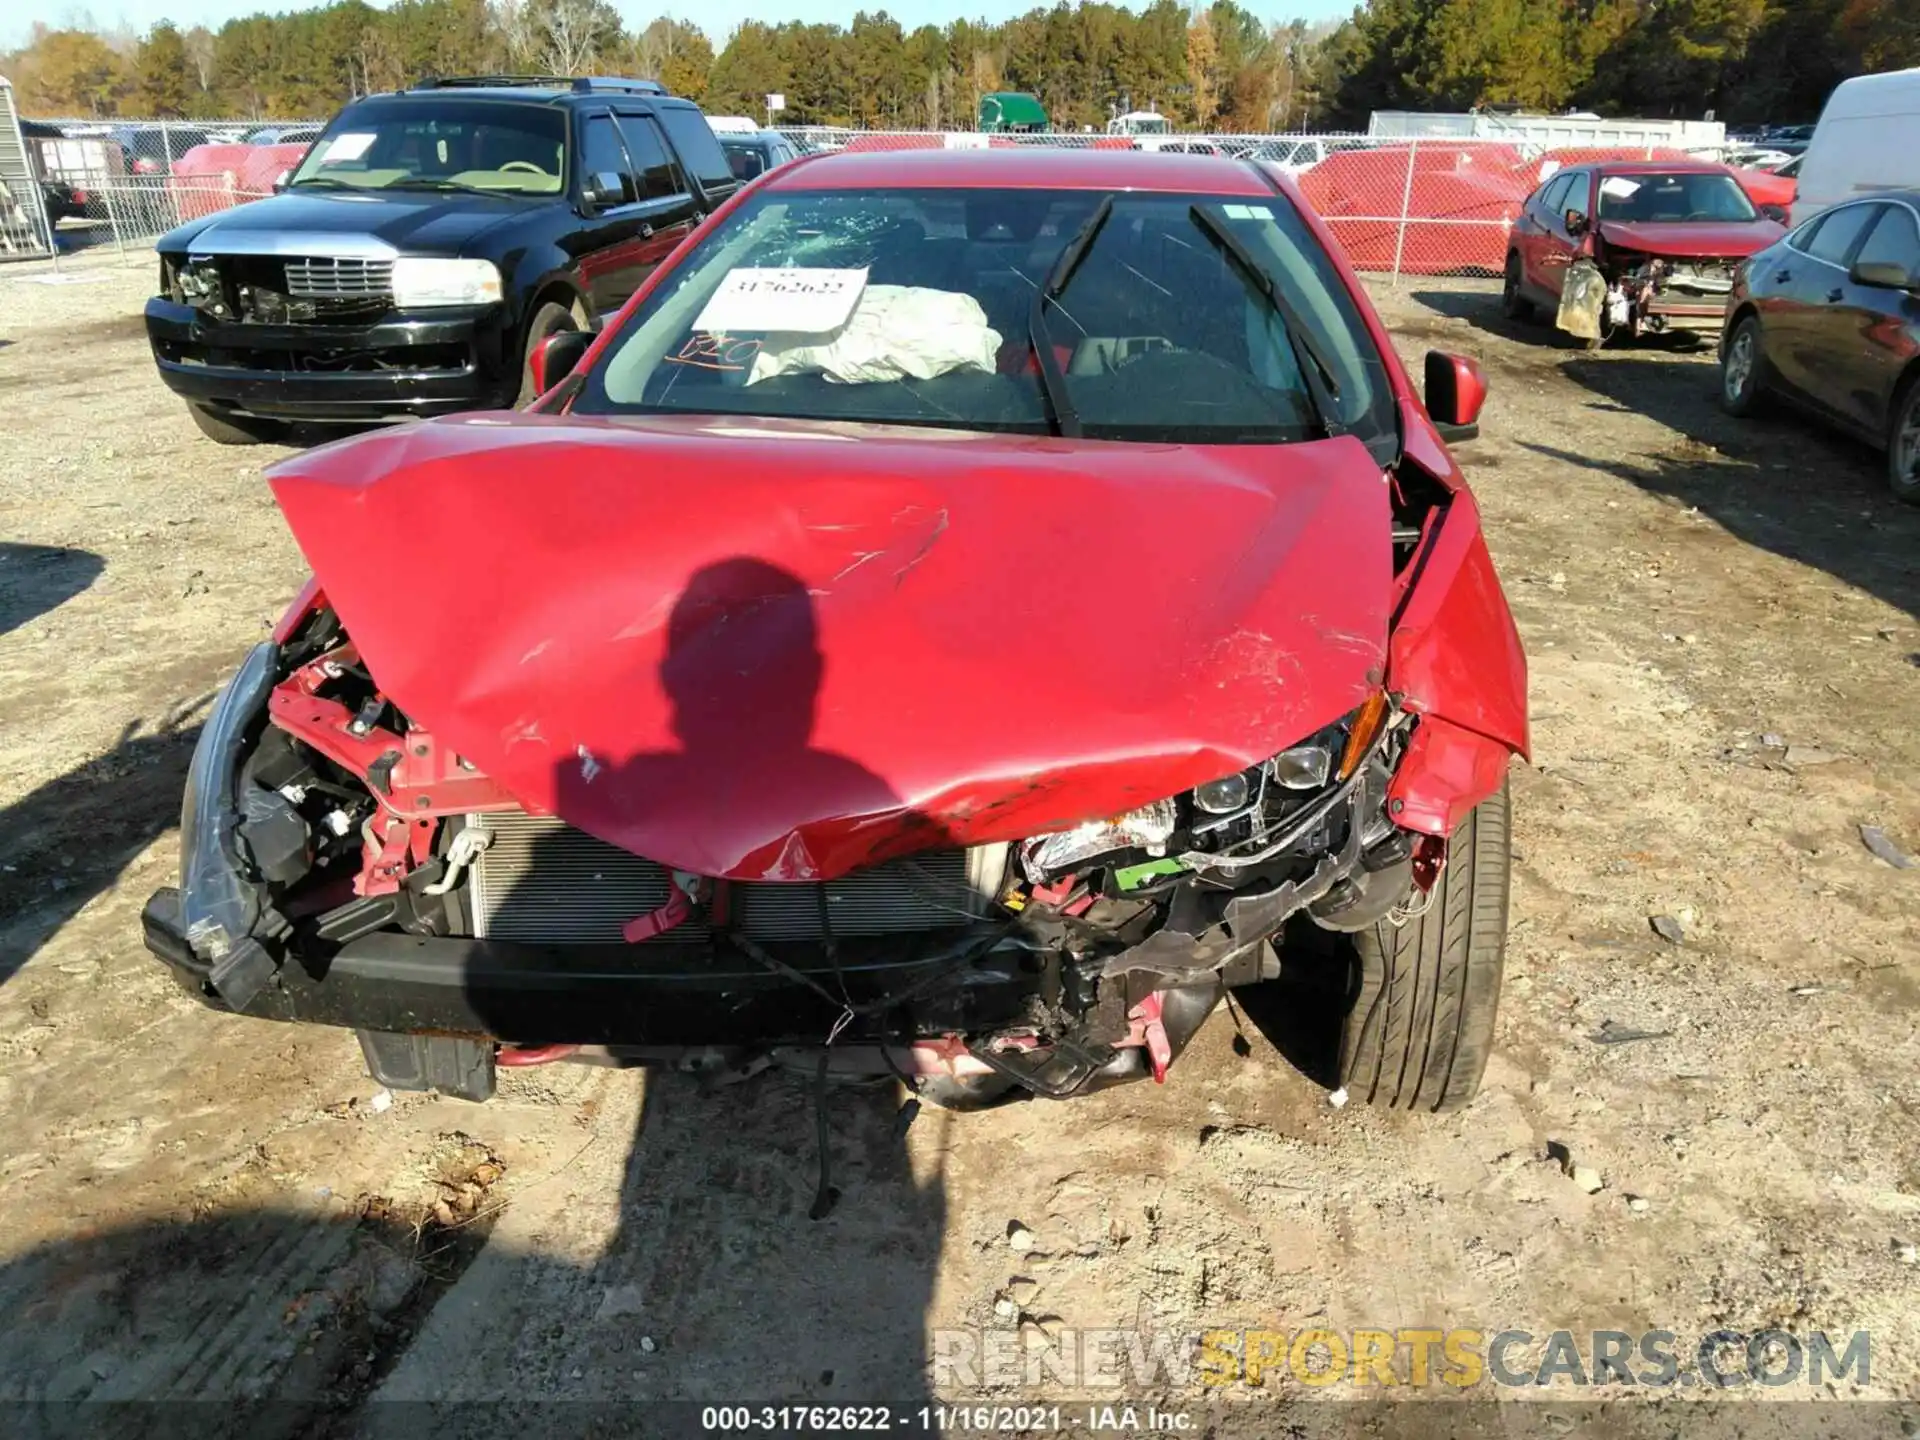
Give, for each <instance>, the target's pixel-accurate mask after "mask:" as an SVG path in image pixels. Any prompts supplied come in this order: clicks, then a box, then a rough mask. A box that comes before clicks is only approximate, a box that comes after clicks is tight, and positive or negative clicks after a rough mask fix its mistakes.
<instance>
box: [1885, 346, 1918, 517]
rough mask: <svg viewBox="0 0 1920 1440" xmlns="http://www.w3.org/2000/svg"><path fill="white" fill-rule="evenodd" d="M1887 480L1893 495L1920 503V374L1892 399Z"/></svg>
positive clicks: (1888, 429)
mask: <svg viewBox="0 0 1920 1440" xmlns="http://www.w3.org/2000/svg"><path fill="white" fill-rule="evenodd" d="M1887 483H1888V485H1890V486H1891V487H1892V489H1893V493H1894V497H1895V498H1896V499H1899V500H1904V501H1906V502H1907V504H1909V505H1920V375H1916V376H1914V378H1913V379H1911V380H1909V381H1908V382H1907V385H1906V388H1905V389H1904V390H1902V391H1901V392H1900V398H1899V399H1897V400H1895V401H1894V402H1893V422H1892V423H1891V424H1890V425H1889V426H1888V427H1887Z"/></svg>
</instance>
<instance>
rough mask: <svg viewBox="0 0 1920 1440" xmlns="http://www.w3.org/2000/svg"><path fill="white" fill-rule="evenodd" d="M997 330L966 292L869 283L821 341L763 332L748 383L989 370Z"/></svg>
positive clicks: (855, 380) (862, 380)
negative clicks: (804, 375)
mask: <svg viewBox="0 0 1920 1440" xmlns="http://www.w3.org/2000/svg"><path fill="white" fill-rule="evenodd" d="M999 350H1000V332H999V331H998V330H995V329H994V328H993V327H992V326H991V325H989V324H987V312H986V311H984V310H982V309H981V308H980V302H979V301H977V300H975V299H974V298H973V297H972V296H971V295H960V294H956V293H954V292H953V291H951V290H931V289H928V288H926V287H924V286H919V285H869V286H867V288H866V290H865V292H864V293H863V294H862V295H861V296H860V303H859V304H858V305H856V306H855V307H854V311H853V314H852V315H851V316H850V317H849V318H848V319H847V322H846V324H844V325H842V326H841V327H840V328H839V329H838V330H836V331H834V332H833V333H832V334H831V335H829V336H826V337H824V338H815V337H811V336H807V337H802V336H798V335H794V336H782V335H778V334H772V335H769V336H768V337H767V339H766V342H765V343H764V344H763V345H762V346H761V347H760V352H759V353H758V354H757V355H755V356H754V358H753V365H752V368H751V369H749V370H748V372H747V384H749V385H752V384H755V383H757V382H758V381H761V380H770V379H772V378H773V377H774V376H775V375H787V374H791V373H794V372H796V371H816V370H817V371H819V372H820V373H821V374H822V375H824V376H826V378H827V379H829V380H832V381H836V382H838V383H840V384H843V385H859V384H871V383H874V382H877V381H886V380H903V379H907V378H909V377H911V378H912V379H915V380H931V379H933V377H934V376H936V375H946V374H948V373H950V372H952V371H955V370H980V371H984V372H986V373H987V374H989V375H990V374H992V373H993V369H994V357H995V356H996V355H997V354H998V353H999Z"/></svg>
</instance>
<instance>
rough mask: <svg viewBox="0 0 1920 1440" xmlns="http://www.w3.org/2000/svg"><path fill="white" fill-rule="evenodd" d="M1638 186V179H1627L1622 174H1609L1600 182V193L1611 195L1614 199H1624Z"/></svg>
mask: <svg viewBox="0 0 1920 1440" xmlns="http://www.w3.org/2000/svg"><path fill="white" fill-rule="evenodd" d="M1639 188H1640V182H1639V181H1638V180H1629V179H1627V178H1626V177H1625V176H1624V175H1609V176H1607V178H1606V179H1604V180H1602V181H1601V182H1600V193H1601V194H1602V195H1611V196H1613V198H1614V199H1616V200H1624V199H1626V198H1627V197H1628V196H1629V195H1631V194H1633V192H1634V191H1636V190H1638V189H1639Z"/></svg>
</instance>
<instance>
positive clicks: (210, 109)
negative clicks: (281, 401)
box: [0, 0, 1920, 132]
mask: <svg viewBox="0 0 1920 1440" xmlns="http://www.w3.org/2000/svg"><path fill="white" fill-rule="evenodd" d="M1907 65H1920V0H1367V3H1365V4H1364V5H1362V6H1360V7H1359V8H1357V9H1356V10H1355V11H1354V12H1353V15H1352V17H1351V18H1350V19H1348V20H1346V21H1344V22H1342V23H1340V24H1338V25H1322V26H1318V27H1310V26H1308V25H1307V24H1305V23H1304V22H1300V21H1291V22H1278V23H1274V22H1269V21H1266V20H1263V19H1261V18H1260V17H1259V16H1257V15H1256V14H1255V13H1254V12H1252V11H1251V10H1248V9H1246V8H1244V7H1243V6H1241V5H1239V4H1237V3H1235V0H1215V3H1213V4H1211V5H1206V6H1192V7H1189V6H1187V5H1183V4H1181V3H1180V0H1153V3H1151V4H1148V5H1146V6H1145V8H1142V9H1138V10H1133V9H1127V8H1124V7H1122V6H1120V5H1115V4H1109V3H1105V0H1078V3H1074V4H1068V3H1066V0H1060V3H1057V4H1055V5H1054V6H1053V7H1052V8H1051V9H1035V10H1032V11H1029V12H1028V13H1026V14H1024V15H1021V16H1018V17H1016V18H1014V19H1012V20H1008V21H1006V22H1004V23H1000V24H992V25H989V24H986V23H984V22H980V21H967V20H960V21H955V22H954V23H952V24H950V25H947V26H944V27H941V26H933V25H923V26H920V27H918V28H916V29H913V30H908V29H906V28H905V27H904V26H902V25H901V24H900V22H899V21H897V20H895V19H894V18H893V17H892V16H890V15H889V14H887V12H886V11H884V10H877V11H862V12H860V13H858V14H856V15H855V16H854V17H853V19H852V20H851V21H850V22H849V23H848V24H846V25H828V24H802V23H799V22H787V23H784V24H773V23H768V22H764V21H749V22H747V23H746V24H744V25H741V26H740V27H739V28H738V29H736V30H735V31H734V32H733V33H732V34H731V35H730V36H728V37H726V38H725V41H724V43H723V44H722V45H721V46H720V47H719V48H718V50H716V49H715V45H714V40H713V38H712V37H710V36H708V35H707V34H705V33H704V32H702V31H701V30H700V29H699V28H698V27H697V26H695V25H692V24H688V23H686V22H684V21H679V20H674V19H668V18H664V17H663V18H660V19H656V20H653V21H651V22H650V23H648V24H646V25H644V26H641V27H640V28H638V29H630V28H628V27H627V26H626V25H625V24H623V22H622V20H621V17H620V14H619V12H618V11H617V10H615V9H614V7H613V5H612V4H611V3H609V0H394V3H392V4H390V5H388V6H387V7H385V8H384V9H375V8H373V7H372V6H370V5H367V4H365V3H363V0H336V3H333V4H329V5H325V6H321V7H316V8H313V9H308V10H299V11H294V12H292V13H288V14H281V15H265V14H261V15H251V16H246V17H243V18H240V19H235V20H230V21H228V22H227V23H226V24H224V25H222V26H221V27H220V28H219V29H218V30H208V29H207V28H205V27H201V26H196V27H193V28H190V29H181V28H180V27H178V26H175V25H172V24H168V23H164V22H163V23H161V24H158V25H155V26H154V27H153V28H152V29H151V30H150V31H148V32H147V33H146V34H145V35H143V36H142V35H132V34H127V33H102V32H100V31H97V30H94V29H91V28H85V27H67V28H59V29H56V28H52V27H49V26H47V25H44V24H37V25H35V27H34V28H33V31H32V34H31V36H30V38H29V40H28V43H27V44H26V45H25V46H23V47H22V48H21V49H19V50H17V51H15V52H13V53H11V54H6V55H0V73H4V74H6V75H8V76H9V77H10V78H11V79H12V80H13V82H14V84H15V86H16V88H17V90H18V92H19V95H20V98H21V102H22V108H23V110H24V111H25V112H26V113H27V114H30V115H57V116H65V115H95V116H108V115H125V116H143V117H187V116H192V117H199V118H208V119H211V118H217V117H246V118H263V117H293V116H323V115H327V114H330V113H332V111H334V110H335V109H337V108H338V107H339V105H340V104H341V103H343V102H344V101H346V100H349V99H351V98H353V97H354V96H356V95H363V94H367V93H369V92H373V91H379V90H390V89H395V88H397V87H399V86H402V85H405V84H408V83H411V82H412V81H414V80H416V79H417V78H419V77H421V76H423V75H432V74H443V75H446V74H474V73H490V72H495V71H536V72H540V73H554V74H582V73H618V74H638V75H649V76H653V77H656V78H658V79H660V80H662V81H663V82H665V83H666V85H667V86H668V87H669V88H670V89H671V90H673V91H674V92H675V93H676V94H681V95H686V96H689V97H691V98H693V99H695V100H698V101H700V102H701V103H702V104H703V105H705V106H706V108H707V109H708V110H709V111H710V112H712V113H716V114H747V115H759V114H761V113H762V99H763V97H764V96H765V95H767V94H769V93H775V92H778V93H781V94H784V95H785V96H786V100H787V109H786V111H785V112H784V114H783V115H782V116H781V117H780V119H781V120H782V122H783V123H788V124H799V125H805V124H823V125H860V126H868V127H905V128H916V129H918V128H932V129H963V128H968V127H970V126H971V125H972V123H973V120H974V117H975V115H976V114H977V107H978V102H979V98H980V96H981V95H982V94H985V93H987V92H990V91H995V90H1024V91H1029V92H1031V93H1033V94H1035V95H1037V96H1039V98H1040V100H1041V101H1042V103H1043V104H1045V106H1046V107H1047V111H1048V113H1049V114H1050V115H1051V116H1052V117H1053V120H1054V123H1055V125H1056V126H1057V127H1059V128H1063V129H1080V128H1082V127H1088V126H1091V127H1093V128H1095V129H1098V128H1100V127H1102V126H1103V125H1104V123H1105V121H1106V120H1107V119H1108V118H1109V117H1110V116H1111V115H1112V114H1113V113H1115V112H1116V111H1117V110H1119V109H1122V108H1128V107H1132V108H1144V107H1148V106H1152V107H1154V108H1157V109H1159V110H1161V111H1162V112H1163V113H1165V114H1166V115H1168V116H1169V117H1171V118H1172V119H1173V120H1175V121H1176V122H1177V123H1178V124H1180V125H1181V126H1183V127H1185V128H1188V129H1201V130H1217V131H1242V132H1247V131H1265V130H1284V129H1292V128H1298V127H1303V126H1316V127H1335V128H1345V127H1362V126H1364V125H1365V123H1366V118H1367V114H1368V112H1370V111H1372V110H1375V109H1414V110H1424V109H1439V110H1461V109H1468V108H1472V107H1475V106H1482V105H1512V106H1519V107H1522V108H1529V109H1537V110H1548V111H1551V110H1559V109H1563V108H1566V107H1568V106H1578V107H1583V108H1592V109H1596V110H1598V111H1600V112H1601V113H1603V114H1610V115H1628V114H1631V115H1647V116H1698V115H1700V114H1702V113H1704V112H1705V111H1707V110H1709V109H1711V110H1713V111H1715V112H1716V113H1717V114H1718V115H1719V116H1720V117H1721V118H1722V119H1726V120H1732V121H1739V120H1761V119H1798V118H1811V117H1812V116H1813V115H1814V114H1816V113H1817V112H1818V110H1819V108H1820V105H1821V103H1822V102H1823V101H1824V99H1825V97H1826V95H1827V93H1828V92H1829V91H1830V90H1831V89H1832V87H1833V86H1834V85H1835V84H1837V83H1838V82H1839V81H1840V80H1842V79H1844V78H1846V77H1847V76H1849V75H1854V74H1860V73H1863V72H1867V71H1873V70H1884V69H1895V68H1899V67H1902V66H1907Z"/></svg>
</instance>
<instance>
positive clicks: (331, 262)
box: [287, 255, 393, 300]
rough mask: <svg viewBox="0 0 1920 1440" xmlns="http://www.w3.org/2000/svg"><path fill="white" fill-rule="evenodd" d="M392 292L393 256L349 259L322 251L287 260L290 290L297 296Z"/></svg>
mask: <svg viewBox="0 0 1920 1440" xmlns="http://www.w3.org/2000/svg"><path fill="white" fill-rule="evenodd" d="M392 293H393V262H392V261H391V260H347V259H338V258H335V257H333V256H328V255H318V256H311V257H309V258H307V259H303V260H289V261H287V294H289V295H291V296H294V297H295V298H297V299H301V300H334V299H343V298H349V297H351V298H354V299H366V298H372V297H376V296H378V297H384V296H387V295H391V294H392Z"/></svg>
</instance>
